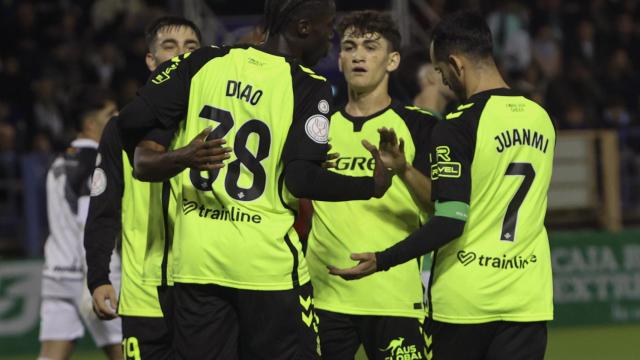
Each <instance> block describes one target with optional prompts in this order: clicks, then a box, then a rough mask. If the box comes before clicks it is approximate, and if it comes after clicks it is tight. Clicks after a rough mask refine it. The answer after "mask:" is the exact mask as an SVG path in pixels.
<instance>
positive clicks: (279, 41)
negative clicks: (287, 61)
mask: <svg viewBox="0 0 640 360" xmlns="http://www.w3.org/2000/svg"><path fill="white" fill-rule="evenodd" d="M258 48H260V49H263V50H265V51H266V52H269V53H274V54H281V55H285V56H293V57H295V58H298V59H299V58H300V57H301V55H302V52H301V51H295V49H294V47H292V46H291V44H290V43H289V41H287V39H286V38H285V36H284V35H282V34H278V35H276V36H270V37H268V38H267V39H266V40H265V42H264V43H262V44H261V45H259V46H258Z"/></svg>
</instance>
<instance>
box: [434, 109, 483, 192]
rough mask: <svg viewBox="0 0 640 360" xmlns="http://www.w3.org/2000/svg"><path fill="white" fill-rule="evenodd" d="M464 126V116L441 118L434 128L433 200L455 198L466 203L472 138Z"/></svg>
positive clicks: (471, 155) (469, 187) (469, 186)
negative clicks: (454, 118) (453, 118)
mask: <svg viewBox="0 0 640 360" xmlns="http://www.w3.org/2000/svg"><path fill="white" fill-rule="evenodd" d="M469 120H471V119H469ZM468 127H469V126H467V124H465V119H464V118H460V119H456V120H442V121H440V122H438V124H437V125H436V126H435V128H434V131H433V136H432V142H433V146H432V149H431V163H432V165H431V179H432V181H433V188H432V198H433V200H434V201H439V202H446V201H459V202H463V203H466V204H469V201H470V198H471V161H472V159H473V149H474V148H475V143H474V142H475V139H474V137H473V136H471V133H470V131H468V129H467V128H468Z"/></svg>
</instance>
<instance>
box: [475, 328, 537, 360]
mask: <svg viewBox="0 0 640 360" xmlns="http://www.w3.org/2000/svg"><path fill="white" fill-rule="evenodd" d="M546 348H547V324H546V322H528V323H525V322H500V323H499V324H498V325H497V329H496V334H495V336H494V338H493V340H492V341H491V345H490V346H489V350H488V351H487V356H486V359H491V360H541V359H544V353H545V351H546Z"/></svg>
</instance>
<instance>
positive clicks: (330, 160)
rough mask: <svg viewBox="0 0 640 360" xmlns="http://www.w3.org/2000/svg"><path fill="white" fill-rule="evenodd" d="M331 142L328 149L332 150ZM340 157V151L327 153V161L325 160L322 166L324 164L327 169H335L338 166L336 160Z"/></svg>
mask: <svg viewBox="0 0 640 360" xmlns="http://www.w3.org/2000/svg"><path fill="white" fill-rule="evenodd" d="M331 148H332V146H331V144H329V149H328V150H327V151H331ZM339 157H340V153H337V152H334V153H329V154H327V160H325V162H323V163H322V164H321V165H320V166H322V167H323V168H325V169H333V168H335V167H336V162H335V160H337V159H338V158H339Z"/></svg>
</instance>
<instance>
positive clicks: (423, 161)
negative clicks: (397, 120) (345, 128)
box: [363, 127, 433, 214]
mask: <svg viewBox="0 0 640 360" xmlns="http://www.w3.org/2000/svg"><path fill="white" fill-rule="evenodd" d="M427 131H428V130H427ZM378 132H379V133H380V143H379V146H378V148H379V151H380V159H381V160H382V163H383V164H384V166H385V167H387V168H388V169H390V170H391V171H393V173H394V174H396V175H398V177H399V178H400V179H401V180H402V182H403V183H404V184H405V185H406V186H407V188H409V191H410V192H411V196H412V197H413V199H414V201H415V202H416V203H417V204H418V205H419V206H420V208H421V209H422V210H424V211H426V212H428V213H430V214H433V202H432V201H431V179H429V178H428V177H427V176H426V175H425V174H424V173H423V172H426V171H428V168H429V163H428V161H427V159H428V154H427V153H426V151H421V152H420V151H419V152H418V156H416V160H415V161H414V163H413V164H412V163H409V162H408V161H407V159H406V156H405V152H404V139H402V138H400V139H399V140H398V137H397V135H396V133H395V131H394V130H393V129H387V128H386V127H382V128H380V129H378ZM428 138H429V136H425V139H428ZM425 139H420V140H421V141H422V142H424V140H425ZM363 145H364V147H365V148H367V150H369V151H372V150H373V149H374V148H375V146H374V145H373V144H371V143H369V142H368V141H366V140H365V141H363ZM421 145H422V146H423V147H424V148H426V147H428V145H427V144H421ZM416 166H417V167H416ZM418 167H420V168H421V169H422V171H423V172H421V171H420V170H418Z"/></svg>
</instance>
